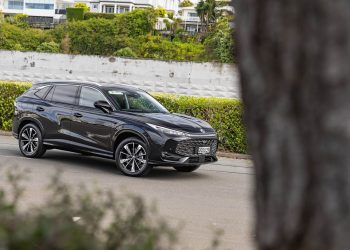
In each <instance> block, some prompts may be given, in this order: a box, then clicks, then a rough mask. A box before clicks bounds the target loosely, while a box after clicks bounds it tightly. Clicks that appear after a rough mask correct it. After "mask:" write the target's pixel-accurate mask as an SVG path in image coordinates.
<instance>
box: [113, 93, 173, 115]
mask: <svg viewBox="0 0 350 250" xmlns="http://www.w3.org/2000/svg"><path fill="white" fill-rule="evenodd" d="M108 94H109V95H110V96H111V97H112V98H113V100H114V101H115V102H116V103H117V104H118V106H119V109H120V110H124V111H129V112H143V113H168V112H169V111H168V110H167V109H166V108H164V107H163V106H162V105H161V104H160V103H159V102H158V101H157V100H156V99H154V98H153V97H152V96H150V95H149V94H147V93H146V92H143V91H132V92H131V91H125V90H109V91H108Z"/></svg>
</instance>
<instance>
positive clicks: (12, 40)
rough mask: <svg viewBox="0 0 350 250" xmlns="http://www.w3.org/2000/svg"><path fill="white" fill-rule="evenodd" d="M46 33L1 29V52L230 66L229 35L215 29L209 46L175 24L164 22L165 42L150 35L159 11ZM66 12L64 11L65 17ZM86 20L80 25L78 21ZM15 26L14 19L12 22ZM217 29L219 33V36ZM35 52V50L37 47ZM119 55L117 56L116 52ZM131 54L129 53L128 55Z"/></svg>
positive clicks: (94, 18) (98, 18)
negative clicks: (57, 53)
mask: <svg viewBox="0 0 350 250" xmlns="http://www.w3.org/2000/svg"><path fill="white" fill-rule="evenodd" d="M71 9H72V10H73V12H74V11H76V10H79V15H78V16H75V17H74V15H73V17H72V16H71V18H70V20H74V21H69V22H67V23H64V24H60V25H57V26H56V27H55V28H53V29H50V30H41V29H33V28H29V27H28V25H27V24H26V23H25V25H23V22H19V21H16V22H15V21H14V20H12V21H11V22H10V21H6V22H2V23H0V49H7V50H21V51H46V52H57V46H56V45H55V46H50V44H51V45H53V43H52V42H54V43H56V44H58V45H59V50H58V52H64V53H71V54H85V55H104V56H110V55H114V54H116V53H126V52H127V51H128V49H126V50H125V51H124V50H122V49H124V48H129V49H130V50H131V51H132V52H133V53H131V54H130V53H129V56H132V57H138V58H154V59H161V60H177V61H183V60H189V61H199V62H200V61H208V60H209V61H217V62H232V61H233V60H230V59H229V58H228V57H227V55H228V54H229V53H230V51H225V49H230V42H232V39H231V40H230V39H229V34H228V32H230V30H229V29H227V27H226V26H225V25H224V23H220V25H216V26H215V28H213V27H212V28H211V29H210V33H208V35H207V37H208V41H204V42H203V41H201V40H200V39H198V38H197V37H195V36H190V35H188V34H186V33H185V32H183V29H182V26H181V23H182V21H181V20H180V19H174V20H172V22H167V21H165V22H167V30H168V31H170V32H169V33H170V35H169V36H168V37H165V36H162V35H160V34H159V35H158V34H157V31H155V30H154V27H155V23H156V20H157V17H159V15H163V14H165V13H166V12H165V10H164V9H163V10H162V9H137V10H134V11H132V12H128V13H123V14H111V15H108V14H101V13H90V12H87V13H83V12H82V8H71ZM68 12H69V11H68ZM83 19H85V20H83ZM17 20H19V18H17ZM218 29H223V30H222V31H219V30H218ZM39 46H40V47H39ZM119 50H121V52H118V51H119ZM128 52H130V51H128Z"/></svg>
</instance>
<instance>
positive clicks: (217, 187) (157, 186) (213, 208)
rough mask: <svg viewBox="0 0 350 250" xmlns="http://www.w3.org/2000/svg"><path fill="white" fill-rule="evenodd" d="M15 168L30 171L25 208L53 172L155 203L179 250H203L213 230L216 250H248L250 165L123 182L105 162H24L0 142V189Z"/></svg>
mask: <svg viewBox="0 0 350 250" xmlns="http://www.w3.org/2000/svg"><path fill="white" fill-rule="evenodd" d="M15 165H16V166H18V167H19V168H26V169H29V171H30V181H29V182H28V186H27V190H26V196H25V199H26V204H28V206H30V205H29V204H37V203H40V201H42V199H43V197H44V196H45V192H46V191H45V186H46V185H47V183H48V179H49V176H50V175H52V174H53V173H55V171H56V168H60V169H62V170H63V179H64V181H65V182H67V183H68V184H70V185H73V186H78V185H80V184H81V183H83V184H84V185H87V186H88V185H94V186H97V187H99V188H103V189H111V190H114V191H115V192H117V193H120V192H131V193H135V194H139V195H141V196H143V197H144V198H145V199H146V201H147V202H149V203H152V202H156V205H157V207H158V212H159V214H160V215H161V216H162V217H165V218H167V219H168V220H169V222H170V223H171V224H173V223H174V225H176V224H178V223H180V224H182V225H183V229H182V230H181V233H180V239H181V245H182V247H181V249H191V250H196V249H206V248H207V247H208V246H209V245H210V242H211V240H212V236H213V228H217V229H222V230H224V235H223V236H222V238H221V248H220V249H234V250H236V249H237V250H250V249H253V233H252V223H253V221H254V219H253V212H252V201H251V196H252V187H251V186H252V185H251V184H252V178H253V168H252V165H251V162H250V161H246V160H234V159H228V158H220V159H219V161H218V162H216V163H214V164H210V165H205V166H202V167H201V168H200V169H198V170H197V171H196V172H193V173H179V172H176V171H175V170H173V169H172V168H156V169H153V171H152V172H151V173H150V175H149V176H147V177H145V178H131V177H126V176H123V175H122V174H121V173H119V171H118V170H117V169H116V168H115V166H114V162H113V161H111V160H106V159H101V158H97V157H83V156H81V155H80V154H74V153H69V152H64V151H59V150H50V151H48V152H47V153H46V154H45V155H44V158H42V159H27V158H24V157H22V155H21V154H20V152H19V149H18V145H17V140H15V139H14V138H12V137H10V136H0V185H6V184H4V171H5V169H6V168H8V167H12V166H15Z"/></svg>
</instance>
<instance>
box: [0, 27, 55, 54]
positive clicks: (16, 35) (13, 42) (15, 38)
mask: <svg viewBox="0 0 350 250" xmlns="http://www.w3.org/2000/svg"><path fill="white" fill-rule="evenodd" d="M47 40H48V36H47V34H46V33H45V32H44V31H43V30H40V29H32V28H28V29H23V28H20V27H18V26H16V25H12V24H9V23H6V22H5V23H0V49H6V50H16V49H17V48H21V50H30V51H35V50H36V48H37V47H38V46H39V45H40V44H42V43H43V42H45V41H47Z"/></svg>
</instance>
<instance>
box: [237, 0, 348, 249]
mask: <svg viewBox="0 0 350 250" xmlns="http://www.w3.org/2000/svg"><path fill="white" fill-rule="evenodd" d="M236 3H237V6H236V10H237V15H238V16H237V17H238V18H237V20H238V24H237V27H238V28H237V29H238V30H237V33H238V62H239V70H240V74H241V86H242V99H243V102H244V106H245V120H246V124H247V130H248V141H249V146H250V152H251V154H252V155H253V160H254V165H255V170H256V177H255V204H256V216H257V222H256V236H257V245H258V249H263V250H275V249H276V250H277V249H278V250H287V249H288V250H292V249H293V250H300V249H302V250H323V249H324V250H340V249H344V250H348V249H350V235H349V234H350V1H349V0H318V1H316V0H291V1H281V0H237V1H236Z"/></svg>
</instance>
